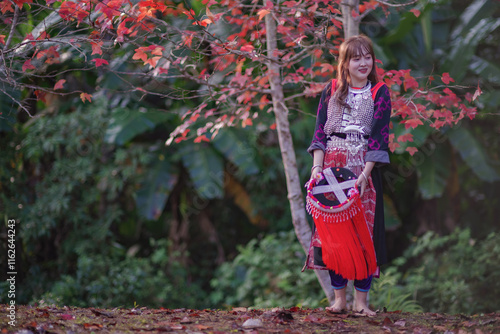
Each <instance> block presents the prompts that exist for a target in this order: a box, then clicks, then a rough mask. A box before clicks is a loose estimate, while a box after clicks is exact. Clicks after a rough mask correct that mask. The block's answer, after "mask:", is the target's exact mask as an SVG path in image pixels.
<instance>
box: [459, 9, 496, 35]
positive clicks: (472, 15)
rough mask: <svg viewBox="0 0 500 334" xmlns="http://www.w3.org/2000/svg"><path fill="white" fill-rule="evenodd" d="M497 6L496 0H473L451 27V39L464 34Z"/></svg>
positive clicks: (489, 14)
mask: <svg viewBox="0 0 500 334" xmlns="http://www.w3.org/2000/svg"><path fill="white" fill-rule="evenodd" d="M496 8H498V1H497V2H495V1H491V0H475V1H473V2H472V4H470V6H469V7H467V8H466V9H465V10H464V12H463V14H462V15H461V16H460V23H459V24H458V25H457V26H456V28H455V29H453V32H452V33H451V39H455V38H457V37H459V36H465V35H467V33H468V32H469V31H470V30H472V29H473V27H474V26H475V25H476V24H477V23H478V22H479V21H480V20H482V19H483V18H485V17H490V16H491V14H492V13H493V12H494V11H495V9H496Z"/></svg>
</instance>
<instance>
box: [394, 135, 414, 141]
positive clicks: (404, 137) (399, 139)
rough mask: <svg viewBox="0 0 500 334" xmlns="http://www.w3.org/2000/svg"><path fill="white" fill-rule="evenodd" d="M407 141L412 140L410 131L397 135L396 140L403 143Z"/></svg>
mask: <svg viewBox="0 0 500 334" xmlns="http://www.w3.org/2000/svg"><path fill="white" fill-rule="evenodd" d="M407 141H409V142H412V141H413V135H412V134H411V133H406V134H404V135H401V136H399V137H398V142H400V143H404V142H407Z"/></svg>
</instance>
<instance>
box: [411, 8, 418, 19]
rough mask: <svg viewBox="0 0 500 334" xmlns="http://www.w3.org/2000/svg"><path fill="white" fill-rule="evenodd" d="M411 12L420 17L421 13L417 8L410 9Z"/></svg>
mask: <svg viewBox="0 0 500 334" xmlns="http://www.w3.org/2000/svg"><path fill="white" fill-rule="evenodd" d="M410 12H412V13H413V14H414V15H415V16H416V17H419V16H420V11H419V10H418V9H416V8H413V9H410Z"/></svg>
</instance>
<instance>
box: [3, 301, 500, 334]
mask: <svg viewBox="0 0 500 334" xmlns="http://www.w3.org/2000/svg"><path fill="white" fill-rule="evenodd" d="M0 314H1V320H0V331H1V333H19V334H30V333H65V334H67V333H81V332H94V333H132V332H134V333H135V332H141V333H157V332H171V333H191V334H192V333H248V334H250V333H300V334H302V333H418V334H430V333H446V334H451V333H456V334H465V333H473V334H482V333H500V313H490V314H484V315H473V316H467V315H446V314H437V313H402V312H379V313H378V314H377V315H376V316H374V317H367V316H366V315H363V314H359V313H352V312H346V313H342V314H332V313H328V312H326V311H325V310H323V309H302V308H296V307H294V308H290V309H273V310H253V309H246V308H234V309H233V310H231V311H222V310H209V309H207V310H189V309H175V310H172V309H148V308H134V309H97V308H75V307H62V308H57V307H33V306H17V307H16V310H15V315H14V316H12V313H11V310H9V309H8V308H7V305H0ZM9 316H10V318H9ZM14 318H15V322H16V323H15V326H12V325H13V323H12V322H11V323H10V324H9V322H10V321H11V320H12V319H14Z"/></svg>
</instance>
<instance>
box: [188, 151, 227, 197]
mask: <svg viewBox="0 0 500 334" xmlns="http://www.w3.org/2000/svg"><path fill="white" fill-rule="evenodd" d="M181 154H182V162H183V163H184V166H185V167H186V168H187V170H188V171H189V175H190V176H191V180H192V181H193V183H194V186H195V188H196V191H197V192H198V194H199V195H200V196H201V197H202V198H205V199H214V198H222V196H223V195H224V173H225V171H224V161H223V159H222V157H221V156H220V155H219V154H218V153H217V152H216V151H215V150H214V149H213V147H212V146H211V145H209V144H199V145H190V146H184V147H183V148H182V149H181Z"/></svg>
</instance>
